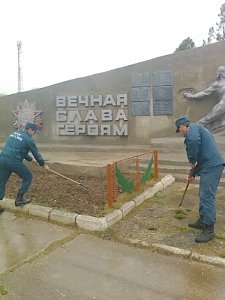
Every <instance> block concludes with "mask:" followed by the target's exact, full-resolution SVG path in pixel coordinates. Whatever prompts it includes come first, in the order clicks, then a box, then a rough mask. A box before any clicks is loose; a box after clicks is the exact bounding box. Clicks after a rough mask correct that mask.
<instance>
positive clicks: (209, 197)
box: [175, 116, 225, 243]
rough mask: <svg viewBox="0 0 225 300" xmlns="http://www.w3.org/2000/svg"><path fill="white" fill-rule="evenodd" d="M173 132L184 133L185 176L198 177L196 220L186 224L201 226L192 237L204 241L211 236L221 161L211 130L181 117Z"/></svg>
mask: <svg viewBox="0 0 225 300" xmlns="http://www.w3.org/2000/svg"><path fill="white" fill-rule="evenodd" d="M175 125H176V128H177V131H176V132H180V133H181V134H182V135H183V136H184V144H185V146H186V152H187V158H188V160H189V163H190V165H191V168H192V172H191V174H190V175H189V177H188V180H189V181H192V180H193V179H194V177H195V176H200V184H199V219H198V220H197V221H196V222H193V223H189V224H188V225H189V227H191V228H197V229H202V233H201V234H200V235H198V236H196V238H195V241H196V242H197V243H204V242H208V241H209V240H211V239H213V238H214V237H215V232H214V224H215V223H216V191H217V187H218V184H219V181H220V177H221V175H222V172H223V168H224V164H225V161H224V159H223V157H222V155H221V153H220V151H219V149H218V147H217V145H216V142H215V140H214V137H213V136H212V135H211V133H210V132H209V131H208V130H207V129H206V128H205V127H203V126H202V125H200V124H196V123H195V124H190V121H189V118H188V117H186V116H184V117H181V118H179V119H177V120H176V122H175Z"/></svg>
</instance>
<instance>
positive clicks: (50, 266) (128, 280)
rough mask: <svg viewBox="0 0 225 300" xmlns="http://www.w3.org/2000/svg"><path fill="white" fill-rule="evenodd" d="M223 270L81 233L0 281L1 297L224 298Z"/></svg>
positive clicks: (108, 299)
mask: <svg viewBox="0 0 225 300" xmlns="http://www.w3.org/2000/svg"><path fill="white" fill-rule="evenodd" d="M224 276H225V270H224V269H219V268H216V267H213V266H209V265H204V264H201V263H196V262H195V263H193V262H191V261H186V260H182V259H179V258H174V257H172V256H165V255H160V254H157V253H152V252H150V251H148V250H146V249H135V248H133V247H130V246H127V245H122V244H118V243H115V242H112V241H106V240H101V239H99V238H96V237H94V236H91V235H86V234H81V235H79V236H78V237H76V238H75V239H74V240H72V241H70V242H69V243H66V244H65V245H63V246H61V247H58V248H57V249H56V250H54V251H53V252H51V253H49V254H47V255H44V256H41V257H38V258H37V259H35V260H32V261H31V262H30V263H26V264H24V265H22V266H21V267H20V268H18V269H16V270H15V271H14V272H13V273H11V272H10V273H7V274H6V275H5V276H1V277H0V284H1V285H2V286H3V287H4V289H5V290H6V291H7V292H8V293H7V294H6V295H5V296H4V297H3V299H5V300H9V299H10V300H12V299H13V300H21V299H23V300H24V299H29V300H33V299H41V300H42V299H44V300H53V299H68V300H69V299H71V300H74V299H76V300H79V299H80V300H87V299H98V300H100V299H101V300H111V299H118V300H126V299H129V300H137V299H138V300H147V299H148V300H149V299H154V300H157V299H160V300H164V299H165V300H169V299H171V300H172V299H186V300H188V299H190V300H192V299H199V300H201V299H202V300H203V299H204V300H205V299H217V300H222V299H224V294H225V285H224Z"/></svg>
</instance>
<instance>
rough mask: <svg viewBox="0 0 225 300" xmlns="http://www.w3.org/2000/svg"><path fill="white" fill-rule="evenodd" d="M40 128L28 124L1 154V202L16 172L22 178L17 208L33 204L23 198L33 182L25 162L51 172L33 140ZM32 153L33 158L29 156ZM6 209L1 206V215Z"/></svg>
mask: <svg viewBox="0 0 225 300" xmlns="http://www.w3.org/2000/svg"><path fill="white" fill-rule="evenodd" d="M37 130H38V127H37V125H36V124H34V123H27V124H26V125H25V129H24V130H19V131H15V132H13V133H11V134H10V135H9V137H8V139H7V141H6V144H5V147H4V148H3V149H2V151H1V153H0V200H2V199H3V198H4V195H5V185H6V183H7V181H8V179H9V177H10V175H11V174H12V173H13V172H14V173H16V174H17V175H18V176H19V177H20V178H22V183H21V187H20V189H19V191H18V194H17V196H16V200H15V206H22V205H25V204H28V203H30V202H31V200H28V199H27V200H26V199H24V198H23V196H24V194H25V193H26V192H27V191H28V189H29V186H30V185H31V182H32V174H31V172H30V171H29V169H28V168H27V167H26V166H25V164H24V163H23V160H24V159H26V160H27V161H31V162H32V163H35V164H39V165H40V166H43V167H44V169H45V170H49V167H48V165H46V164H45V161H44V159H43V158H42V156H41V155H40V154H39V153H38V149H37V147H36V144H35V142H34V140H33V138H32V136H34V135H35V134H36V132H37ZM29 152H31V153H32V155H33V157H31V156H30V155H28V153H29ZM3 211H4V208H3V207H1V206H0V213H2V212H3Z"/></svg>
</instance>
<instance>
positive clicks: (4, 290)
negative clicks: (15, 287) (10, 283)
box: [0, 285, 8, 297]
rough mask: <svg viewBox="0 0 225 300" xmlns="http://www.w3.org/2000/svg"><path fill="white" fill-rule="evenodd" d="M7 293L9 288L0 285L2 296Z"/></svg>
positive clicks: (0, 294)
mask: <svg viewBox="0 0 225 300" xmlns="http://www.w3.org/2000/svg"><path fill="white" fill-rule="evenodd" d="M6 294H8V292H7V290H6V289H5V288H4V286H2V285H0V297H1V296H3V295H6Z"/></svg>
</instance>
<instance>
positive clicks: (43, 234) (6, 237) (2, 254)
mask: <svg viewBox="0 0 225 300" xmlns="http://www.w3.org/2000/svg"><path fill="white" fill-rule="evenodd" d="M73 232H74V231H73V230H72V229H68V228H65V227H62V226H57V225H55V224H51V223H47V222H43V221H41V220H38V219H35V218H32V219H31V218H29V217H27V216H26V215H14V214H12V213H10V212H7V211H5V212H4V213H2V214H1V215H0V273H3V272H4V271H6V270H8V269H9V268H10V267H12V266H14V265H16V264H17V263H20V262H21V261H23V260H24V259H27V258H28V257H32V256H34V255H36V254H37V253H39V252H40V251H43V249H46V248H47V247H48V246H50V245H51V244H52V243H55V242H57V241H58V240H62V239H64V238H66V237H68V236H70V235H72V234H73Z"/></svg>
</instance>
